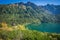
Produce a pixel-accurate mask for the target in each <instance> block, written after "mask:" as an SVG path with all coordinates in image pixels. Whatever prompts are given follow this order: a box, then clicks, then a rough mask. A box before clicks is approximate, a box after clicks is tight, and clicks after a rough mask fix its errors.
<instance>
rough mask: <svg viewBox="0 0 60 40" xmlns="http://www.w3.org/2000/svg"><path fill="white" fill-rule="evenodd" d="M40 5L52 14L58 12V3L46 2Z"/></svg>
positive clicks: (59, 12) (59, 8)
mask: <svg viewBox="0 0 60 40" xmlns="http://www.w3.org/2000/svg"><path fill="white" fill-rule="evenodd" d="M42 7H43V8H44V9H46V10H48V11H50V12H51V13H53V14H60V5H53V4H47V5H45V6H42Z"/></svg>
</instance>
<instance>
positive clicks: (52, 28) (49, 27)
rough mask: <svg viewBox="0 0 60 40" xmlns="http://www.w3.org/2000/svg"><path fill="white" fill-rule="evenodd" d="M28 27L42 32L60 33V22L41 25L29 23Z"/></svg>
mask: <svg viewBox="0 0 60 40" xmlns="http://www.w3.org/2000/svg"><path fill="white" fill-rule="evenodd" d="M26 27H28V29H30V30H37V31H42V32H52V33H60V23H42V24H40V25H38V26H37V25H33V24H29V25H27V26H26Z"/></svg>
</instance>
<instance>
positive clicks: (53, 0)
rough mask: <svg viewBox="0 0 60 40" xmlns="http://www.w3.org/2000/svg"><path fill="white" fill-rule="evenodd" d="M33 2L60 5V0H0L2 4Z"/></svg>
mask: <svg viewBox="0 0 60 40" xmlns="http://www.w3.org/2000/svg"><path fill="white" fill-rule="evenodd" d="M28 1H30V2H33V3H35V4H37V5H46V4H55V5H60V0H0V4H13V3H18V2H24V3H26V2H28Z"/></svg>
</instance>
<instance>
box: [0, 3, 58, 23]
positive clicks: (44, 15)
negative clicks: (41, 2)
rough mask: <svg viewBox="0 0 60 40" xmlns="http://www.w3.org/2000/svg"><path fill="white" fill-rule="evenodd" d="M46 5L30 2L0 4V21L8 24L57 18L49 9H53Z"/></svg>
mask: <svg viewBox="0 0 60 40" xmlns="http://www.w3.org/2000/svg"><path fill="white" fill-rule="evenodd" d="M47 6H48V7H49V5H47ZM48 7H46V6H44V7H39V6H37V5H36V4H34V3H31V2H27V3H23V2H20V3H15V4H8V5H0V22H7V23H9V24H12V23H15V24H18V23H19V24H23V23H40V22H41V23H43V22H47V23H48V22H56V21H57V18H56V17H55V15H54V14H52V13H51V12H52V11H51V12H50V9H51V10H54V9H52V8H50V9H48ZM46 9H47V10H46Z"/></svg>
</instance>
